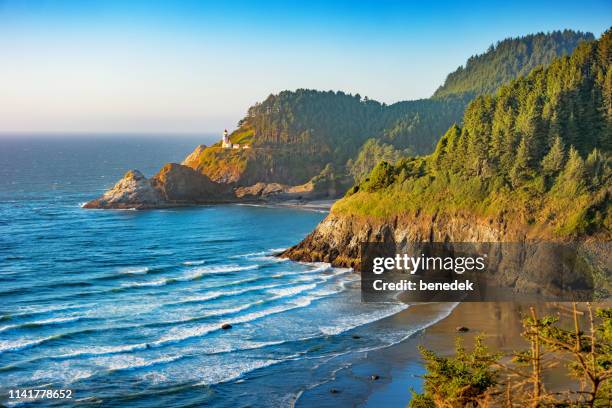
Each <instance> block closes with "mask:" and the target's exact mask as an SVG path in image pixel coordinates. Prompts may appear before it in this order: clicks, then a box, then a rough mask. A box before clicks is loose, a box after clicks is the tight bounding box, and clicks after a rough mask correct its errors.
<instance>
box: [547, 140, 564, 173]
mask: <svg viewBox="0 0 612 408" xmlns="http://www.w3.org/2000/svg"><path fill="white" fill-rule="evenodd" d="M564 164H565V146H563V142H562V141H561V138H560V137H559V136H557V137H556V138H555V140H554V142H553V145H552V146H551V148H550V150H549V151H548V153H547V154H546V156H544V158H543V159H542V162H541V166H542V173H543V174H544V175H545V176H554V175H557V174H558V173H559V172H560V171H561V169H563V165H564Z"/></svg>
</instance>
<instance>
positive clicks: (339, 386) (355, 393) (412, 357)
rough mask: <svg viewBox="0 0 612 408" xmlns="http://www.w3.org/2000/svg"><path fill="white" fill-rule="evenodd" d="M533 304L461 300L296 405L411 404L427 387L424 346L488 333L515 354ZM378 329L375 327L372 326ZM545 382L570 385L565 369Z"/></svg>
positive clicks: (401, 320)
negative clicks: (421, 350) (523, 318)
mask: <svg viewBox="0 0 612 408" xmlns="http://www.w3.org/2000/svg"><path fill="white" fill-rule="evenodd" d="M447 305H448V304H443V303H423V304H415V305H412V306H411V307H410V308H408V309H406V310H404V311H403V312H401V313H398V314H397V315H395V316H392V317H389V318H387V319H384V320H383V321H381V322H380V323H379V324H381V325H384V324H392V325H403V326H406V327H407V328H409V327H415V326H419V325H421V324H424V322H425V321H426V320H427V319H432V318H435V316H439V315H440V313H441V312H442V310H443V308H444V307H445V306H447ZM529 306H530V305H526V304H516V303H504V302H483V303H461V304H459V305H457V307H455V308H454V309H453V310H452V312H451V313H450V314H449V315H448V316H446V317H444V318H442V319H441V320H439V321H438V322H437V323H434V324H432V325H429V326H428V327H426V328H424V329H422V330H419V331H418V332H417V333H415V334H414V335H412V336H410V337H409V338H408V339H406V340H404V341H402V342H400V343H398V344H395V345H393V346H391V347H388V348H385V349H380V350H375V351H372V352H370V353H366V354H364V356H363V358H362V359H361V360H360V361H359V362H357V363H356V364H353V365H352V366H351V367H348V368H346V369H344V370H340V371H338V373H337V374H336V376H335V378H334V379H333V380H332V381H330V382H327V383H325V384H321V385H320V386H318V387H316V388H314V389H312V390H308V391H306V392H304V394H303V395H301V396H300V398H299V399H298V400H297V402H296V406H298V407H302V406H303V407H306V406H310V404H311V403H313V402H316V403H317V406H319V407H321V406H330V407H331V406H355V407H368V408H379V407H390V408H391V407H405V406H407V404H408V403H409V401H410V397H411V392H410V390H411V389H415V390H417V391H420V390H421V385H422V380H421V378H420V376H421V375H423V374H424V368H423V365H422V360H421V356H420V353H419V351H418V346H421V345H422V346H425V347H427V348H429V349H432V350H434V351H436V352H438V353H440V354H442V355H451V354H452V353H453V350H454V345H455V339H456V338H457V337H461V338H463V340H464V344H465V345H466V347H467V348H471V346H472V344H473V340H474V338H475V337H476V336H477V335H479V334H484V336H485V342H486V344H487V345H489V346H490V347H491V348H492V349H493V350H497V351H501V352H504V353H510V352H512V351H514V350H519V349H522V348H524V347H526V346H527V343H526V342H525V341H524V340H523V338H522V337H521V332H522V325H521V316H524V315H525V314H526V313H529ZM536 310H537V312H538V314H539V315H544V314H554V315H558V314H559V313H561V314H562V315H563V314H564V311H563V309H560V308H558V307H556V306H555V305H552V304H541V305H537V306H536ZM459 326H464V327H467V328H468V329H469V331H468V332H465V333H459V332H457V327H459ZM372 329H375V328H368V330H372ZM364 332H365V330H364ZM364 335H367V332H365V333H364ZM372 376H378V378H376V379H374V378H375V377H372ZM545 381H546V383H547V386H548V387H551V388H564V387H567V384H568V379H567V378H566V377H565V375H564V374H563V373H562V372H554V373H552V374H550V375H548V377H546V378H545Z"/></svg>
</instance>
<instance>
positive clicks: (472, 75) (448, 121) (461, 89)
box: [204, 30, 593, 182]
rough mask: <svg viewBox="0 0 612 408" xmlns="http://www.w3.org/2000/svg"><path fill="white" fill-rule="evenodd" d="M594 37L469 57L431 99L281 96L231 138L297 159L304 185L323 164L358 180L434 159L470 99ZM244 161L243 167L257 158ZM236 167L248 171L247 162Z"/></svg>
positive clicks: (566, 34)
mask: <svg viewBox="0 0 612 408" xmlns="http://www.w3.org/2000/svg"><path fill="white" fill-rule="evenodd" d="M592 38H593V37H592V35H591V34H584V33H580V32H574V31H569V30H566V31H563V32H553V33H549V34H536V35H530V36H526V37H521V38H515V39H508V40H504V41H502V42H500V43H498V44H497V45H496V46H492V47H491V48H490V50H489V51H487V52H486V53H485V54H483V55H480V56H477V57H473V58H471V59H470V60H469V61H468V63H467V64H466V68H465V69H460V70H459V71H457V72H455V73H453V74H451V75H449V78H448V79H447V83H446V84H445V85H444V86H443V87H442V88H440V89H439V90H438V92H437V93H436V96H435V97H433V98H429V99H420V100H414V101H403V102H397V103H394V104H391V105H387V104H385V103H380V102H378V101H375V100H372V99H369V98H367V97H362V96H361V95H359V94H356V95H351V94H347V93H344V92H341V91H338V92H334V91H316V90H310V89H298V90H296V91H283V92H280V93H279V94H275V95H270V96H268V98H266V99H265V100H264V101H262V102H261V103H257V104H255V105H254V106H252V107H251V108H249V110H248V113H247V115H246V116H245V117H244V118H243V119H242V120H241V121H240V122H239V124H238V128H237V129H236V130H235V131H234V132H233V133H232V134H231V135H230V139H231V140H232V142H233V143H240V144H249V145H252V147H255V148H261V149H260V150H262V149H266V150H268V151H269V152H270V154H271V155H272V156H274V154H275V153H274V152H275V151H276V152H278V155H281V153H280V151H281V150H283V151H284V152H285V153H287V154H290V155H292V156H294V157H299V160H297V161H296V163H297V162H300V163H302V162H307V163H309V167H308V168H309V169H310V170H309V172H308V174H303V175H302V176H301V177H299V178H295V177H292V178H291V179H292V181H296V180H298V179H299V182H305V181H307V180H308V178H309V177H313V176H315V175H316V174H318V173H319V172H320V171H321V170H322V169H323V168H324V167H325V166H326V165H327V164H331V165H332V166H333V168H334V169H335V171H339V172H344V173H345V174H346V173H349V174H352V175H353V177H355V179H356V180H359V178H360V177H362V176H363V175H365V174H367V173H368V172H369V171H370V170H371V169H372V168H373V167H374V166H375V165H376V163H378V161H380V160H383V159H389V157H391V156H393V157H396V156H398V155H403V154H429V153H431V152H432V151H433V150H434V148H435V146H436V143H437V142H438V140H439V139H440V137H441V136H442V135H443V134H444V132H445V131H446V130H447V129H448V128H449V126H451V125H452V124H453V123H461V120H462V117H463V114H464V111H465V108H466V106H467V105H468V103H469V102H470V101H472V100H473V99H474V97H476V96H477V95H480V94H482V93H486V92H489V91H492V90H495V89H497V88H498V87H499V86H500V85H501V84H502V83H504V82H508V81H509V80H511V79H514V78H515V77H517V76H518V75H519V74H520V73H523V72H525V71H526V70H528V69H529V68H531V67H533V66H536V65H538V64H547V63H549V62H550V61H551V60H552V59H553V58H554V57H555V56H558V55H563V54H567V53H569V52H571V51H572V50H573V49H574V47H575V46H576V45H577V44H578V43H580V42H583V41H584V40H589V39H592ZM372 139H374V140H377V141H378V142H377V144H376V145H375V144H372V143H369V144H367V143H366V142H367V141H368V140H372ZM364 149H365V151H362V150H364ZM228 154H229V153H228ZM232 154H234V153H232ZM230 155H231V154H230ZM235 155H240V154H239V153H235ZM242 156H244V157H242ZM242 156H241V157H242V159H241V160H248V157H251V156H253V157H255V155H251V156H249V155H242ZM279 157H280V156H279ZM271 160H272V162H273V163H272V162H271V163H272V165H273V166H275V167H276V168H277V169H276V170H275V172H274V174H275V175H277V176H275V175H273V174H271V175H270V177H272V179H270V180H269V181H278V182H287V180H284V179H280V178H279V177H280V175H281V174H287V172H286V171H284V170H283V169H281V167H283V168H284V167H286V161H283V162H282V163H281V162H278V163H277V161H275V160H274V157H272V158H271ZM349 160H350V162H349ZM234 161H236V160H234ZM214 163H215V161H214V160H208V161H207V162H206V163H205V164H206V166H208V167H211V166H212V167H214ZM206 166H204V167H206ZM241 166H242V167H244V168H249V166H247V164H246V163H243V164H242V165H241ZM208 167H207V168H208ZM250 167H251V168H252V167H253V166H250ZM285 170H286V169H285ZM311 173H312V174H311ZM308 176H309V177H308ZM283 177H285V176H283ZM266 180H267V179H266Z"/></svg>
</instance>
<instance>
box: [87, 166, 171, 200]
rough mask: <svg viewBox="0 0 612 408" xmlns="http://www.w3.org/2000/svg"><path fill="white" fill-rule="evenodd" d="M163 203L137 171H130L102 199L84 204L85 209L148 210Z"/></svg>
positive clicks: (149, 183) (148, 182) (156, 192)
mask: <svg viewBox="0 0 612 408" xmlns="http://www.w3.org/2000/svg"><path fill="white" fill-rule="evenodd" d="M162 201H163V199H162V197H161V195H160V194H159V192H158V191H157V190H156V189H155V188H153V186H152V185H151V181H150V180H148V179H147V178H146V177H145V176H144V175H143V174H142V173H141V172H139V171H138V170H130V171H128V172H127V173H125V175H124V176H123V178H122V179H121V180H119V181H118V182H117V184H115V186H114V187H113V188H111V189H110V190H108V191H107V192H106V193H104V195H102V197H100V198H98V199H96V200H93V201H90V202H88V203H87V204H85V205H84V206H83V207H85V208H137V209H139V208H148V207H156V206H159V205H160V203H161V202H162Z"/></svg>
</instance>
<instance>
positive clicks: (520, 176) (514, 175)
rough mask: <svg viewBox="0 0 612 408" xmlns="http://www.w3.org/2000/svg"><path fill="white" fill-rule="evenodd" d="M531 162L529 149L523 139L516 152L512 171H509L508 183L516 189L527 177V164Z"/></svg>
mask: <svg viewBox="0 0 612 408" xmlns="http://www.w3.org/2000/svg"><path fill="white" fill-rule="evenodd" d="M530 161H531V157H530V154H529V149H528V147H527V142H526V140H525V138H524V137H523V138H522V139H521V142H520V143H519V146H518V149H517V151H516V160H515V162H514V166H513V167H512V170H510V181H511V182H512V185H513V186H514V187H518V186H519V185H521V184H522V183H523V181H525V179H526V178H527V177H528V175H529V170H530V168H529V162H530Z"/></svg>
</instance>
